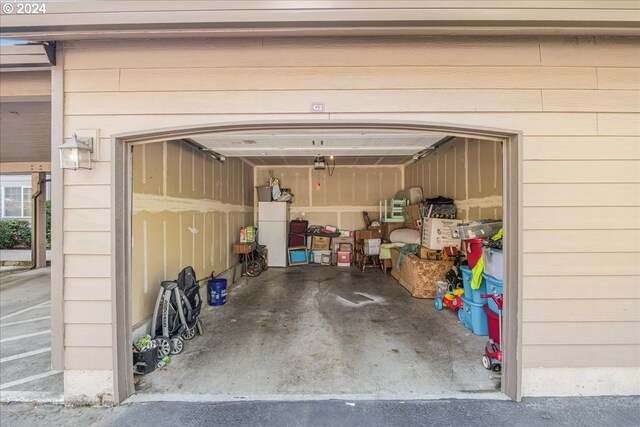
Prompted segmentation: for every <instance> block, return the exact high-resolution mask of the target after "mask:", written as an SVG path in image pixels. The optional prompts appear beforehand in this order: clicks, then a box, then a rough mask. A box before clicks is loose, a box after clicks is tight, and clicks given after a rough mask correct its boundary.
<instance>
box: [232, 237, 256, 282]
mask: <svg viewBox="0 0 640 427" xmlns="http://www.w3.org/2000/svg"><path fill="white" fill-rule="evenodd" d="M255 249H256V243H255V242H253V243H236V244H234V245H233V253H234V254H236V255H238V263H239V264H241V265H242V266H243V267H244V271H247V268H248V267H249V263H250V262H253V260H254V257H253V251H254V250H255ZM240 276H242V271H241V272H240ZM235 280H236V269H235V268H234V269H233V278H232V279H231V283H233V282H235Z"/></svg>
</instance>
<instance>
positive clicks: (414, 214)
mask: <svg viewBox="0 0 640 427" xmlns="http://www.w3.org/2000/svg"><path fill="white" fill-rule="evenodd" d="M404 225H405V227H406V228H412V229H414V230H420V226H421V225H422V217H421V216H420V205H410V206H407V207H405V208H404Z"/></svg>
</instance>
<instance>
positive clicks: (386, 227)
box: [367, 222, 406, 241]
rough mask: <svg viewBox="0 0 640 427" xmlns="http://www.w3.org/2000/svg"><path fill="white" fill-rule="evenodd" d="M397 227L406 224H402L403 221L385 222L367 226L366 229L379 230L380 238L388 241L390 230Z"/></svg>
mask: <svg viewBox="0 0 640 427" xmlns="http://www.w3.org/2000/svg"><path fill="white" fill-rule="evenodd" d="M399 228H406V226H405V225H404V223H403V222H387V223H384V224H382V225H372V226H369V227H368V228H367V229H368V230H380V232H381V233H382V235H381V236H380V237H382V239H383V240H385V241H389V240H390V238H389V236H391V232H392V231H393V230H397V229H399Z"/></svg>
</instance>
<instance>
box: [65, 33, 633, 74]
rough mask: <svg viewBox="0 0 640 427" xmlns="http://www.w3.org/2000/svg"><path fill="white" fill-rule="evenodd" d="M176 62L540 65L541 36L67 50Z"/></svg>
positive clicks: (82, 60) (104, 61) (104, 60)
mask: <svg viewBox="0 0 640 427" xmlns="http://www.w3.org/2000/svg"><path fill="white" fill-rule="evenodd" d="M489 52H490V54H489ZM292 53H295V54H292ZM354 53H355V54H354ZM176 64H179V65H180V67H183V68H194V67H206V68H212V67H277V68H280V67H314V66H319V67H328V66H344V65H349V66H351V67H355V66H383V67H386V66H390V65H392V66H419V65H443V66H451V65H452V64H453V65H456V66H466V65H490V66H509V65H539V64H540V50H539V43H538V40H537V39H536V38H530V37H510V38H503V39H499V38H491V37H486V38H485V37H474V38H440V37H439V38H427V37H393V38H385V39H381V38H360V39H352V41H351V42H346V43H345V41H344V40H341V39H339V38H324V37H318V38H263V39H257V38H256V39H224V38H219V39H210V40H166V41H163V42H161V43H158V42H155V41H154V42H146V41H145V42H143V41H139V42H128V43H122V44H119V45H118V54H117V55H113V54H112V52H111V50H110V49H105V45H104V44H103V43H95V42H75V43H72V44H70V46H69V51H68V53H67V54H66V56H65V69H67V70H83V69H108V68H175V66H176ZM563 65H567V64H563ZM568 65H570V66H573V65H574V64H568ZM611 66H626V64H624V65H620V64H619V63H614V64H611Z"/></svg>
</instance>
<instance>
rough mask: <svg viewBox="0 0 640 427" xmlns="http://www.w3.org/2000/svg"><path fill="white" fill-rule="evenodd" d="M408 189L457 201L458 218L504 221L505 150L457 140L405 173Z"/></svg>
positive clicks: (495, 145) (493, 144)
mask: <svg viewBox="0 0 640 427" xmlns="http://www.w3.org/2000/svg"><path fill="white" fill-rule="evenodd" d="M405 182H406V185H407V187H414V186H415V187H421V188H422V191H423V193H424V196H425V197H429V198H431V197H438V196H443V197H448V198H450V199H454V200H455V201H456V206H457V208H458V218H460V219H463V220H465V221H473V220H476V219H481V218H483V219H489V218H492V219H502V146H501V145H500V143H498V142H495V141H481V140H477V139H469V138H455V139H453V140H451V141H449V142H448V143H447V144H445V145H443V146H441V147H440V148H438V149H437V150H436V151H435V153H433V154H431V155H429V156H427V157H423V158H422V159H420V160H419V161H418V162H416V163H412V164H410V165H408V166H407V167H406V169H405Z"/></svg>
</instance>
